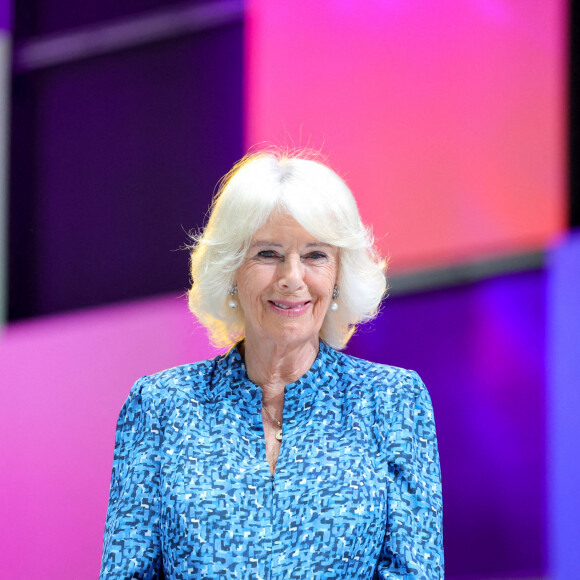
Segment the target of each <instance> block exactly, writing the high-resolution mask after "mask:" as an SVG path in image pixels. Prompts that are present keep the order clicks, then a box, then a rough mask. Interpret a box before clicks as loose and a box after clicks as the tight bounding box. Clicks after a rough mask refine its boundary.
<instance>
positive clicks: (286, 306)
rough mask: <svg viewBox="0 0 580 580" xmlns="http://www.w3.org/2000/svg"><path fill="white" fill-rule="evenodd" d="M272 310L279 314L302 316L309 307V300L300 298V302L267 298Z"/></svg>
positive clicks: (294, 316) (292, 316)
mask: <svg viewBox="0 0 580 580" xmlns="http://www.w3.org/2000/svg"><path fill="white" fill-rule="evenodd" d="M268 303H269V304H270V308H271V309H272V311H273V312H275V313H276V314H278V315H280V316H285V317H290V318H296V317H297V316H302V315H303V314H305V313H306V312H308V311H309V309H310V304H311V301H310V300H301V301H300V302H289V301H288V300H268Z"/></svg>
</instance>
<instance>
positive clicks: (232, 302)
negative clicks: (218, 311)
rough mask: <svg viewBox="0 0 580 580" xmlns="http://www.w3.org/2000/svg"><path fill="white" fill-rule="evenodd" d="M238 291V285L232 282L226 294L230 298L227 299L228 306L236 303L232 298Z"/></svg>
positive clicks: (231, 306) (232, 306)
mask: <svg viewBox="0 0 580 580" xmlns="http://www.w3.org/2000/svg"><path fill="white" fill-rule="evenodd" d="M237 293H238V285H237V284H236V283H235V282H234V285H233V286H232V287H231V288H230V289H229V292H228V294H229V295H230V296H231V298H230V299H229V301H228V306H229V307H230V308H235V307H236V306H237V305H238V303H237V301H236V300H235V299H234V296H235V295H236V294H237Z"/></svg>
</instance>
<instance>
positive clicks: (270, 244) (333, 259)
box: [236, 214, 338, 345]
mask: <svg viewBox="0 0 580 580" xmlns="http://www.w3.org/2000/svg"><path fill="white" fill-rule="evenodd" d="M337 275H338V250H337V248H336V247H335V246H331V245H328V244H324V243H322V242H320V241H319V240H317V239H316V238H314V237H312V236H311V235H310V234H309V233H308V232H307V231H306V230H305V229H304V228H303V227H302V226H301V225H299V224H298V222H297V221H296V220H294V219H293V218H292V217H290V216H288V215H279V214H275V215H274V216H272V217H271V218H270V219H269V221H268V222H267V223H266V225H264V226H263V227H262V228H260V229H259V230H258V231H257V232H256V234H255V235H254V237H253V238H252V243H251V246H250V249H249V250H248V253H247V254H246V257H245V259H244V262H243V264H242V265H241V267H240V269H239V270H238V272H237V275H236V282H237V285H238V300H239V304H240V307H241V308H242V310H243V312H244V316H245V331H246V341H248V340H271V341H275V342H278V343H281V344H283V345H284V344H286V345H290V344H299V343H306V342H309V341H310V342H315V343H316V344H318V334H319V332H320V328H321V326H322V323H323V321H324V317H325V315H326V313H327V311H328V308H329V305H330V302H331V300H332V292H333V289H334V285H335V284H336V279H337Z"/></svg>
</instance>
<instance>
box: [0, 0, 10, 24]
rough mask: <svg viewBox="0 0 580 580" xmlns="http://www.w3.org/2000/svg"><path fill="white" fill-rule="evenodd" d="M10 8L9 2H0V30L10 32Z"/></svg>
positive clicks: (4, 0) (7, 0)
mask: <svg viewBox="0 0 580 580" xmlns="http://www.w3.org/2000/svg"><path fill="white" fill-rule="evenodd" d="M10 6H11V3H10V2H9V0H0V30H10V25H11V20H10V16H11V11H10Z"/></svg>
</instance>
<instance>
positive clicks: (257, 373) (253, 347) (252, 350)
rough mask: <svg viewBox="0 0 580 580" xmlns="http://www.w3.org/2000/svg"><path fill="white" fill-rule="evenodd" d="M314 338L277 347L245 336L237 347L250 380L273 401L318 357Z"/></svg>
mask: <svg viewBox="0 0 580 580" xmlns="http://www.w3.org/2000/svg"><path fill="white" fill-rule="evenodd" d="M318 348H319V345H318V338H316V340H313V341H309V342H306V343H300V344H296V345H289V344H284V345H280V344H277V343H274V342H270V341H264V340H252V338H251V337H246V339H245V341H244V342H243V343H242V344H241V345H240V351H241V354H242V356H243V358H244V363H245V365H246V370H247V372H248V377H249V378H250V380H251V381H252V382H254V383H256V384H257V385H259V386H260V387H262V391H263V392H264V402H266V399H267V398H270V397H272V398H276V396H277V395H279V394H280V393H283V392H284V387H285V386H286V385H288V384H290V383H293V382H295V381H297V380H298V379H299V378H300V377H301V376H303V375H304V374H306V372H308V370H309V369H310V367H311V366H312V364H313V363H314V361H315V359H316V356H317V355H318Z"/></svg>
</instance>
